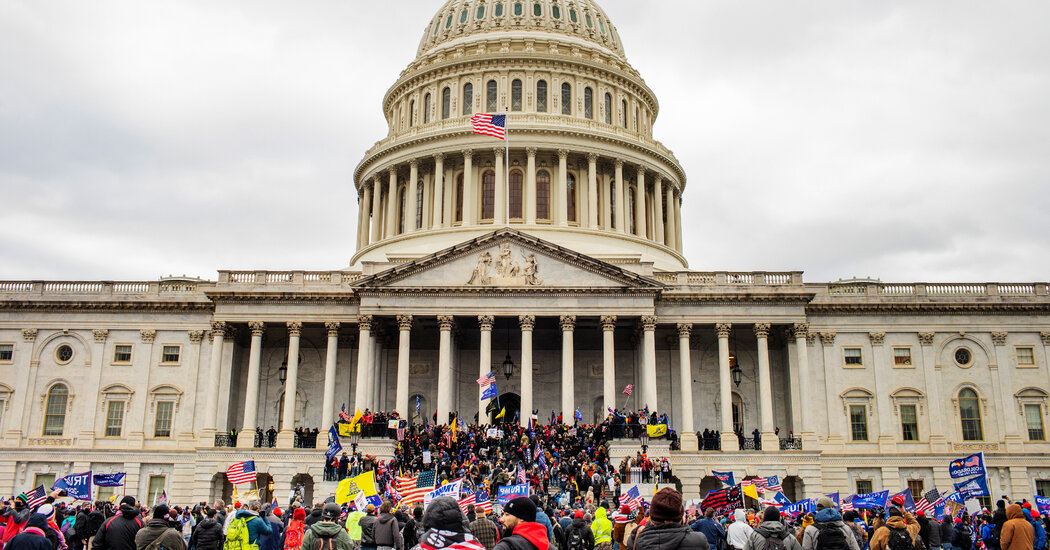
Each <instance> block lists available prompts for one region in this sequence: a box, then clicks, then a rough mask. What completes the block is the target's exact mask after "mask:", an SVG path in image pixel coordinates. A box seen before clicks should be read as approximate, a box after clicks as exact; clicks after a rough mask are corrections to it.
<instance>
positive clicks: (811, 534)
mask: <svg viewBox="0 0 1050 550" xmlns="http://www.w3.org/2000/svg"><path fill="white" fill-rule="evenodd" d="M822 533H823V534H822ZM840 535H841V538H840ZM828 537H832V538H831V539H829V538H828ZM818 538H820V539H821V541H826V540H835V541H839V540H841V539H845V546H846V547H847V548H848V549H849V550H860V545H858V544H857V537H855V536H854V535H853V529H851V528H850V527H849V526H848V525H846V524H845V522H843V521H842V514H840V513H839V511H838V509H837V508H835V501H833V500H831V497H827V496H823V497H820V498H818V499H817V513H816V514H815V515H814V516H813V524H812V525H809V526H807V527H806V529H805V531H803V535H802V550H820V548H818V545H817V539H818Z"/></svg>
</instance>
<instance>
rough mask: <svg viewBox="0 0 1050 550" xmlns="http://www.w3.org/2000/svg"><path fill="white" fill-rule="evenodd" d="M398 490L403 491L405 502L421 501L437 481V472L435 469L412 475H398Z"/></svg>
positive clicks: (402, 497) (396, 479)
mask: <svg viewBox="0 0 1050 550" xmlns="http://www.w3.org/2000/svg"><path fill="white" fill-rule="evenodd" d="M394 479H395V482H396V484H397V492H399V493H401V499H402V501H403V502H409V503H411V502H420V501H422V500H423V496H424V495H426V494H427V493H429V492H430V491H431V490H432V489H434V486H435V485H436V482H437V474H436V473H435V472H434V470H427V471H425V472H420V473H419V475H415V476H412V477H400V476H398V477H396V478H394Z"/></svg>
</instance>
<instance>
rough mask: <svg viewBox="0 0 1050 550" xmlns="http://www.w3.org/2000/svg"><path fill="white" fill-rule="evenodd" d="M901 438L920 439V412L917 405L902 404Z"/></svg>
mask: <svg viewBox="0 0 1050 550" xmlns="http://www.w3.org/2000/svg"><path fill="white" fill-rule="evenodd" d="M900 412H901V439H903V440H904V441H918V440H919V414H918V412H917V407H916V406H915V405H901V410H900Z"/></svg>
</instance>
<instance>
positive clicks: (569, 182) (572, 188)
mask: <svg viewBox="0 0 1050 550" xmlns="http://www.w3.org/2000/svg"><path fill="white" fill-rule="evenodd" d="M565 213H566V216H567V219H568V220H569V221H570V222H574V221H576V176H575V175H573V174H568V176H567V177H566V178H565Z"/></svg>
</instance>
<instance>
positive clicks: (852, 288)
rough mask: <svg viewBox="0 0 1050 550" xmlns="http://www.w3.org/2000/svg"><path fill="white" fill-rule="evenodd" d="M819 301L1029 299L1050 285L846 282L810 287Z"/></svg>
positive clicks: (1040, 293)
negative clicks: (832, 299)
mask: <svg viewBox="0 0 1050 550" xmlns="http://www.w3.org/2000/svg"><path fill="white" fill-rule="evenodd" d="M808 286H809V287H810V288H811V289H813V290H816V291H817V296H818V298H820V297H822V296H826V297H829V298H836V299H837V298H851V297H887V298H918V297H925V298H943V297H973V298H980V297H994V296H1001V297H1028V296H1047V283H878V282H867V281H865V282H844V283H828V284H820V285H808Z"/></svg>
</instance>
